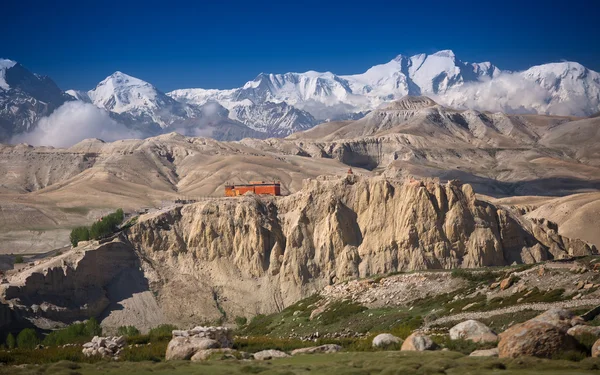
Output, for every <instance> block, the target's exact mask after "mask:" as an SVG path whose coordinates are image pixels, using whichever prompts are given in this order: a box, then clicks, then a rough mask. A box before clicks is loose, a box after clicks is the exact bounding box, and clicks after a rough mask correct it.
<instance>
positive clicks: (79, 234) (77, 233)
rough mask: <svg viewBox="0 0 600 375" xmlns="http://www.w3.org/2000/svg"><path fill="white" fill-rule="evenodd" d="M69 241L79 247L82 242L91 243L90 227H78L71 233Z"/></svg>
mask: <svg viewBox="0 0 600 375" xmlns="http://www.w3.org/2000/svg"><path fill="white" fill-rule="evenodd" d="M69 240H70V241H71V245H73V246H77V244H78V243H79V242H80V241H89V240H90V230H89V228H88V227H77V228H75V229H73V230H72V231H71V235H70V236H69Z"/></svg>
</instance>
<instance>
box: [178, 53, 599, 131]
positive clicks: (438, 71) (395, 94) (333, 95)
mask: <svg viewBox="0 0 600 375" xmlns="http://www.w3.org/2000/svg"><path fill="white" fill-rule="evenodd" d="M599 90H600V82H599V81H598V73H596V72H594V71H591V70H589V69H587V68H585V67H583V66H581V65H580V64H577V63H557V64H545V65H540V66H536V67H532V68H530V69H528V70H526V71H524V72H509V71H505V72H503V71H501V70H500V69H499V68H498V67H496V66H495V65H493V64H492V63H490V62H482V63H467V62H463V61H461V60H459V59H458V58H457V57H456V55H455V54H454V52H452V51H450V50H444V51H439V52H436V53H434V54H431V55H427V54H418V55H414V56H410V57H409V56H404V55H398V56H397V57H396V58H394V59H393V60H391V61H389V62H387V63H385V64H381V65H376V66H373V67H372V68H370V69H368V70H367V71H366V72H364V73H361V74H354V75H336V74H334V73H331V72H325V73H320V72H315V71H308V72H305V73H285V74H265V73H261V74H259V75H258V76H257V77H256V78H255V79H254V80H252V81H249V82H247V83H246V84H245V85H244V86H242V87H240V88H238V89H232V90H203V89H187V90H176V91H173V92H171V93H169V94H168V95H170V96H171V97H173V98H175V99H177V100H185V101H186V102H187V103H194V102H198V103H201V102H206V101H207V100H216V101H218V102H219V103H222V104H223V105H224V106H226V107H227V108H229V109H232V108H234V107H236V106H241V105H250V103H251V104H253V105H260V104H262V103H265V102H273V103H283V102H284V103H287V104H288V105H292V106H294V107H296V108H298V109H302V110H304V111H307V112H309V113H310V114H311V115H312V116H313V117H315V118H316V119H317V120H319V121H325V120H327V119H335V118H344V117H347V116H348V115H349V114H352V113H358V112H363V111H369V110H373V109H376V108H378V107H380V106H381V105H383V104H385V103H388V102H390V101H393V100H397V99H400V98H402V97H403V96H405V95H411V96H414V95H426V96H430V97H432V98H435V100H436V101H438V102H439V103H442V104H445V105H450V106H454V107H457V108H465V109H466V108H475V109H480V110H491V111H505V112H509V113H510V112H520V113H527V112H533V113H543V114H558V115H567V114H568V115H578V116H585V115H590V114H592V113H595V112H597V111H598V110H600V98H599V97H598V92H599Z"/></svg>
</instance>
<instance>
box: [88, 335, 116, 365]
mask: <svg viewBox="0 0 600 375" xmlns="http://www.w3.org/2000/svg"><path fill="white" fill-rule="evenodd" d="M125 345H127V342H126V340H125V338H124V337H123V336H111V337H99V336H94V338H93V339H92V341H90V342H87V343H85V344H83V350H82V351H81V352H82V353H83V355H85V356H86V357H92V356H96V355H100V356H102V357H104V358H113V359H117V358H118V356H119V354H120V353H121V350H122V349H123V348H124V347H125Z"/></svg>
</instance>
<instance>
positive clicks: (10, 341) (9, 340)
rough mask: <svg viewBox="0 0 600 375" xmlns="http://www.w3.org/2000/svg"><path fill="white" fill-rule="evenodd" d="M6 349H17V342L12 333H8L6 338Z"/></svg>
mask: <svg viewBox="0 0 600 375" xmlns="http://www.w3.org/2000/svg"><path fill="white" fill-rule="evenodd" d="M6 347H7V348H9V349H14V348H16V347H17V340H15V336H13V334H12V333H9V334H8V336H7V337H6Z"/></svg>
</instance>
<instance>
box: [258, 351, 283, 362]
mask: <svg viewBox="0 0 600 375" xmlns="http://www.w3.org/2000/svg"><path fill="white" fill-rule="evenodd" d="M289 356H290V355H289V354H287V353H284V352H282V351H279V350H273V349H270V350H262V351H260V352H256V353H254V359H257V360H259V361H265V360H269V359H273V358H285V357H289Z"/></svg>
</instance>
